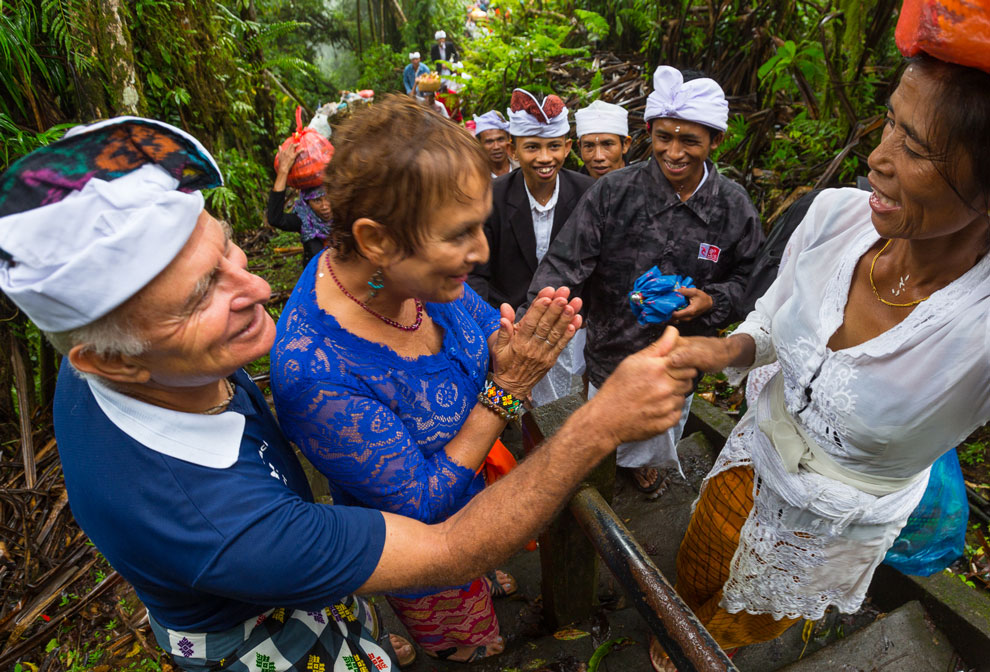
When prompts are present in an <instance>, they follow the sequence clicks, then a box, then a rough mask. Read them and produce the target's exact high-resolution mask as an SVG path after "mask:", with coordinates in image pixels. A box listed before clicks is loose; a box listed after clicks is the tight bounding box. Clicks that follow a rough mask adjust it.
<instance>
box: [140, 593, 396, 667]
mask: <svg viewBox="0 0 990 672" xmlns="http://www.w3.org/2000/svg"><path fill="white" fill-rule="evenodd" d="M149 620H150V621H151V628H152V630H153V631H154V633H155V638H156V639H157V640H158V645H159V646H161V647H162V648H163V649H165V650H166V651H168V652H169V653H171V654H172V656H173V657H174V658H175V662H176V664H177V665H178V666H179V667H180V668H181V669H183V670H230V671H231V672H331V671H336V670H346V671H347V672H350V671H352V670H353V671H354V672H380V671H382V670H398V669H399V667H398V665H397V664H396V663H395V662H394V652H393V651H392V647H391V644H390V643H389V641H388V633H387V631H386V630H385V628H384V626H383V624H382V623H381V620H380V618H379V616H378V612H377V610H376V609H375V607H374V606H373V605H370V604H368V603H367V602H365V601H364V600H363V599H361V598H358V597H354V596H349V597H347V598H345V599H344V600H341V601H340V602H338V603H336V604H333V605H331V606H329V607H326V608H325V609H322V610H320V611H300V610H298V609H272V610H270V611H267V612H265V613H264V614H261V615H260V616H258V617H257V618H254V619H251V620H249V621H246V622H244V623H243V624H242V625H240V626H237V627H234V628H231V629H230V630H225V631H223V632H215V633H193V632H180V631H176V630H171V629H168V628H164V627H162V626H161V625H160V624H159V623H157V622H156V621H155V620H154V619H151V618H149Z"/></svg>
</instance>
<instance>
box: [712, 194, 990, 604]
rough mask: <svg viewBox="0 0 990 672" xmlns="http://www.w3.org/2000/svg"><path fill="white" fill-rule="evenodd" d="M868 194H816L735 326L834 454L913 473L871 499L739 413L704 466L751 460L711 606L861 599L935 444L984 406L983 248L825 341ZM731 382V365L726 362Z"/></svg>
mask: <svg viewBox="0 0 990 672" xmlns="http://www.w3.org/2000/svg"><path fill="white" fill-rule="evenodd" d="M868 199H869V194H868V193H867V192H864V191H860V190H857V189H835V190H829V191H825V192H823V193H822V194H821V195H819V196H818V197H817V198H816V199H815V201H814V203H813V204H812V206H811V208H810V209H809V211H808V213H807V215H806V217H805V219H804V221H802V223H801V224H800V225H799V226H798V228H797V229H796V231H795V232H794V235H793V236H792V238H791V241H790V242H789V243H788V248H787V250H786V251H785V254H784V258H783V261H782V263H781V267H780V271H779V274H778V277H777V280H776V281H775V282H774V284H773V285H772V286H771V287H770V289H769V290H767V293H766V294H765V295H764V296H763V297H762V298H761V299H760V300H759V301H758V302H757V304H756V308H755V310H754V311H753V312H752V313H750V315H749V316H748V317H747V319H746V321H745V322H744V323H743V324H742V325H740V327H739V328H738V329H737V330H736V332H735V333H745V334H750V335H751V336H752V337H753V338H754V340H755V341H756V361H755V362H754V364H753V367H751V368H755V367H759V366H763V365H766V364H769V363H771V362H773V361H778V362H779V365H780V368H781V374H780V375H782V376H783V379H784V386H785V388H784V389H785V394H784V396H785V403H786V407H787V410H788V411H789V412H790V413H791V414H792V415H793V416H794V417H795V418H797V419H798V421H799V422H800V423H801V425H802V426H803V427H804V428H805V429H806V430H807V432H808V433H809V434H810V435H811V436H812V437H814V439H815V440H816V441H817V442H818V444H819V445H820V446H821V447H822V448H823V449H824V450H825V451H826V452H827V453H828V454H829V455H830V456H831V457H832V458H833V459H834V460H835V461H836V462H838V463H839V464H841V465H842V466H844V467H847V468H849V469H852V470H855V471H859V472H865V473H867V474H872V475H879V476H887V477H897V478H906V477H911V476H915V475H919V474H921V477H920V478H919V479H918V480H917V481H916V482H914V483H913V484H912V485H909V486H907V487H905V488H903V489H902V490H899V491H897V492H894V493H891V494H889V495H885V496H881V497H877V496H873V495H869V494H866V493H863V492H861V491H859V490H856V489H855V488H852V487H851V486H848V485H845V484H843V483H839V482H837V481H834V480H831V479H828V478H826V477H824V476H820V475H818V474H815V473H811V472H807V471H803V470H802V471H799V472H798V473H797V474H790V473H788V472H787V471H786V470H785V469H783V468H782V465H781V463H780V459H779V456H778V455H777V453H776V451H775V450H774V449H773V447H772V446H771V445H770V443H769V441H768V440H767V439H766V437H765V436H764V434H763V433H762V432H761V431H760V430H759V429H758V428H757V426H756V423H757V419H756V414H757V410H756V406H757V405H756V404H753V405H751V407H750V411H749V412H748V413H747V414H746V415H745V416H744V417H743V419H742V420H741V421H740V422H739V424H738V425H737V427H736V431H735V432H734V433H733V435H732V436H731V437H730V439H729V441H728V442H727V444H726V448H725V450H723V452H722V454H721V455H720V456H719V459H718V461H717V463H716V466H715V468H714V469H713V471H712V474H715V473H718V472H720V471H723V470H725V469H727V468H730V467H732V466H735V465H738V464H752V466H753V469H754V471H755V473H756V476H757V481H758V485H759V486H760V487H759V489H758V492H757V497H756V505H755V506H754V509H753V512H752V513H751V514H750V517H749V519H748V520H747V522H746V524H745V525H744V528H743V531H742V535H741V540H740V546H739V550H738V551H737V552H736V556H735V558H734V559H733V565H732V569H731V574H730V578H729V581H728V582H727V583H726V586H725V591H724V598H723V602H722V605H723V606H724V607H725V608H726V609H728V610H729V611H731V612H737V611H740V610H746V611H749V612H750V613H772V614H773V615H774V616H775V617H776V618H781V617H784V616H787V617H798V616H800V617H804V618H809V619H818V618H821V616H822V615H823V613H824V611H825V608H826V607H827V606H828V605H829V604H834V605H836V606H837V607H839V609H840V610H842V611H845V612H851V611H855V610H856V609H858V608H859V606H860V604H861V603H862V601H863V598H864V597H865V594H866V589H867V587H868V586H869V582H870V578H871V577H872V575H873V571H874V569H875V568H876V566H877V565H878V564H879V563H880V561H881V560H882V559H883V556H884V554H885V553H886V551H887V549H888V548H889V546H890V545H891V544H892V543H893V541H894V539H895V538H896V536H897V534H898V532H899V531H900V529H901V527H903V525H904V523H905V522H906V520H907V518H908V516H909V515H910V513H911V511H912V510H913V509H914V507H915V506H916V505H917V503H918V501H919V500H920V498H921V496H922V494H923V493H924V489H925V486H926V484H927V480H928V479H927V473H922V472H927V470H928V468H929V467H930V466H931V464H932V462H934V461H935V460H936V459H938V457H939V456H940V455H941V454H942V453H943V452H945V451H946V450H948V449H950V448H952V447H953V446H955V445H957V444H958V443H959V442H960V441H962V440H963V439H965V438H966V437H967V436H968V435H969V434H970V433H971V432H972V431H973V430H974V429H976V428H977V427H979V426H980V425H982V424H983V423H985V422H986V421H987V419H988V418H990V356H988V355H990V341H988V335H990V329H988V324H987V322H988V315H990V255H985V256H984V257H983V258H982V259H980V261H979V262H978V263H977V264H976V265H975V266H974V267H973V268H971V269H970V270H969V271H967V272H966V273H965V274H964V275H962V276H961V277H960V278H958V279H957V280H956V281H954V282H953V283H951V284H950V285H948V286H947V287H945V288H944V289H941V290H939V291H938V292H935V293H934V294H932V296H931V298H930V299H928V300H927V301H925V302H923V303H921V304H919V305H918V306H917V307H916V308H915V309H914V310H913V311H912V312H911V314H910V315H909V316H908V317H907V318H906V319H905V320H904V321H902V322H901V323H899V324H898V325H897V326H895V327H893V328H892V329H890V330H888V331H886V332H884V333H883V334H880V335H879V336H877V337H876V338H873V339H871V340H869V341H866V342H865V343H862V344H860V345H857V346H855V347H851V348H846V349H843V350H839V351H835V352H833V351H832V350H830V349H829V348H828V345H827V343H828V340H829V338H830V337H831V336H832V334H833V333H834V332H835V331H836V329H838V327H839V326H840V325H841V324H842V321H843V315H844V311H845V305H846V301H847V298H848V295H849V286H850V282H851V279H852V274H853V270H854V268H855V267H856V263H857V262H858V260H859V259H860V258H861V257H862V255H863V254H864V253H865V252H866V251H867V250H868V249H869V248H870V246H871V245H873V244H874V243H875V242H876V241H877V240H878V238H879V236H878V234H877V232H876V230H875V229H874V228H873V225H872V223H871V220H870V207H869V204H868ZM727 373H728V374H729V377H730V380H733V381H734V382H736V383H738V381H739V380H740V379H741V378H742V376H743V375H744V374H745V373H746V371H745V370H738V369H735V370H727Z"/></svg>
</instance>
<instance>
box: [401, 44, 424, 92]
mask: <svg viewBox="0 0 990 672" xmlns="http://www.w3.org/2000/svg"><path fill="white" fill-rule="evenodd" d="M428 74H430V69H429V68H428V67H426V63H423V62H421V61H420V58H419V52H418V51H413V52H410V53H409V64H408V65H406V67H405V69H404V70H403V71H402V86H404V87H405V88H406V93H407V94H409V95H410V96H414V95H415V96H422V94H421V93H420V92H419V91H418V90H417V88H416V78H417V77H420V76H422V75H428Z"/></svg>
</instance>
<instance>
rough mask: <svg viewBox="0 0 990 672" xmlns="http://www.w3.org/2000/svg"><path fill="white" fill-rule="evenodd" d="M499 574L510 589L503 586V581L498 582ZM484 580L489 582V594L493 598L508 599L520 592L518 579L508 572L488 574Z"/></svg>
mask: <svg viewBox="0 0 990 672" xmlns="http://www.w3.org/2000/svg"><path fill="white" fill-rule="evenodd" d="M499 574H501V575H502V576H503V577H504V578H503V581H505V583H508V584H509V587H508V588H506V587H505V586H504V585H502V581H499V580H498V575H499ZM484 578H485V579H486V580H487V581H488V592H489V594H490V595H491V596H492V597H508V596H509V595H515V594H516V592H517V591H518V590H519V586H518V585H517V584H516V579H515V578H514V577H513V576H512V575H511V574H509V573H508V572H503V571H502V570H500V569H498V570H494V571H491V572H488V573H487V574H485V576H484Z"/></svg>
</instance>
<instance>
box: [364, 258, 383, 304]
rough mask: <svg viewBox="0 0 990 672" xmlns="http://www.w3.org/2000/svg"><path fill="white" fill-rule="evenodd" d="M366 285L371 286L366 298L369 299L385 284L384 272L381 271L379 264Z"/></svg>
mask: <svg viewBox="0 0 990 672" xmlns="http://www.w3.org/2000/svg"><path fill="white" fill-rule="evenodd" d="M368 286H369V287H371V291H370V292H368V300H369V301H371V300H372V299H373V298H375V297H376V296H377V295H378V290H380V289H382V288H383V287H384V286H385V274H384V273H383V272H382V267H381V266H379V267H378V270H377V271H375V273H374V275H372V276H371V279H370V280H368Z"/></svg>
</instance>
